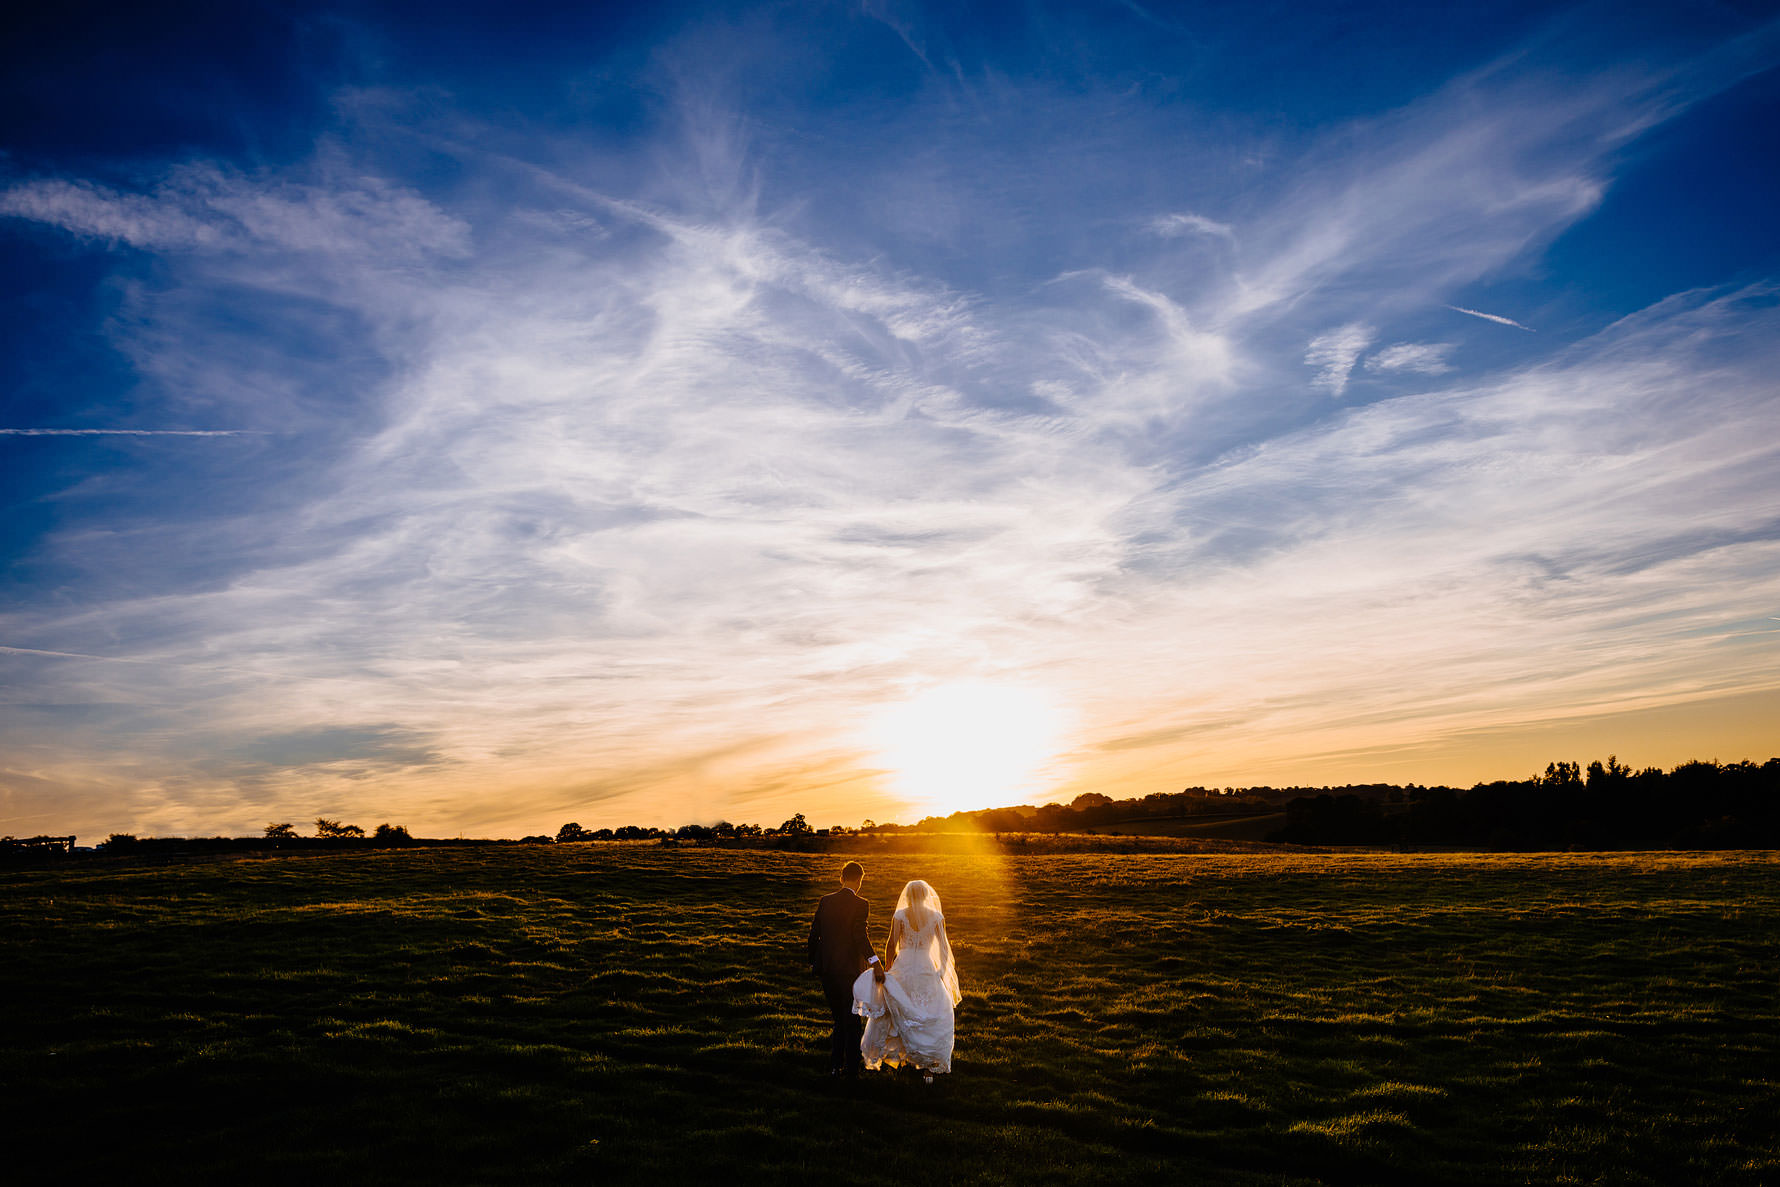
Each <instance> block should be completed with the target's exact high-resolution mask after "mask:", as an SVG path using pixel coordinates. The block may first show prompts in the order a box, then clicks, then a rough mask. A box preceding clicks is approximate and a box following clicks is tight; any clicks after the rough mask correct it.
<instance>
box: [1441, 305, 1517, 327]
mask: <svg viewBox="0 0 1780 1187" xmlns="http://www.w3.org/2000/svg"><path fill="white" fill-rule="evenodd" d="M1447 308H1448V309H1450V310H1452V311H1453V312H1454V313H1464V314H1468V315H1470V316H1471V317H1480V318H1482V319H1483V320H1484V321H1493V322H1495V323H1496V324H1497V325H1499V326H1513V327H1514V328H1515V329H1517V330H1525V331H1526V332H1527V333H1529V334H1534V333H1537V332H1538V331H1536V330H1534V329H1533V327H1531V326H1523V325H1522V324H1521V323H1519V322H1517V321H1515V320H1514V319H1513V318H1512V317H1503V316H1502V315H1501V314H1498V313H1484V312H1483V311H1481V310H1478V309H1466V308H1465V307H1464V306H1463V305H1448V306H1447Z"/></svg>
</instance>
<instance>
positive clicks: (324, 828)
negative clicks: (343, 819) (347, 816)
mask: <svg viewBox="0 0 1780 1187" xmlns="http://www.w3.org/2000/svg"><path fill="white" fill-rule="evenodd" d="M315 835H316V836H318V837H362V836H364V835H365V830H364V829H362V828H360V827H359V826H358V825H356V824H341V823H340V822H339V821H338V820H328V819H326V818H323V819H320V820H317V821H316V822H315Z"/></svg>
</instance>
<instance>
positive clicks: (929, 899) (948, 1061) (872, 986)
mask: <svg viewBox="0 0 1780 1187" xmlns="http://www.w3.org/2000/svg"><path fill="white" fill-rule="evenodd" d="M917 887H919V888H925V891H926V893H925V894H923V893H922V892H921V890H920V889H917ZM911 890H913V891H914V894H913V896H912V897H913V898H914V900H915V902H914V903H913V905H911V903H910V899H911V894H910V891H911ZM885 951H886V952H887V953H889V954H892V955H893V957H894V960H893V963H892V964H891V965H890V968H889V970H888V971H887V972H886V973H885V974H884V981H883V983H882V984H879V983H878V981H877V978H875V977H874V976H872V974H871V970H869V969H868V970H866V971H865V972H864V973H861V974H860V976H859V980H858V981H856V982H854V984H853V999H854V1003H853V1012H854V1013H856V1014H862V1015H864V1017H865V1020H866V1021H865V1036H864V1037H863V1038H862V1039H861V1040H860V1043H859V1049H860V1051H861V1053H862V1054H863V1055H864V1056H865V1066H866V1068H867V1069H869V1070H874V1071H875V1070H876V1069H878V1068H880V1067H883V1066H885V1065H888V1066H890V1067H900V1066H902V1065H903V1064H905V1063H908V1064H913V1065H914V1066H915V1067H918V1068H920V1069H921V1070H922V1071H924V1072H927V1073H929V1074H933V1073H937V1072H949V1071H951V1070H952V1020H953V1014H952V1007H953V1006H955V1005H957V1004H958V1003H959V1002H960V1001H962V1000H963V997H962V995H961V994H960V993H959V992H958V973H957V970H956V968H954V966H953V963H952V945H951V943H950V941H948V940H947V938H946V917H945V915H944V914H943V913H941V911H940V909H939V896H938V895H937V894H934V893H933V890H932V888H931V887H929V886H927V884H926V883H925V882H921V883H914V882H911V883H910V884H909V886H908V887H907V888H905V889H904V890H903V892H902V900H901V901H900V902H898V904H897V907H896V914H895V915H893V916H891V919H890V943H889V945H888V946H887V947H886V949H885Z"/></svg>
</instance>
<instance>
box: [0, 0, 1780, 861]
mask: <svg viewBox="0 0 1780 1187" xmlns="http://www.w3.org/2000/svg"><path fill="white" fill-rule="evenodd" d="M6 19H7V21H8V22H9V25H10V27H9V28H8V29H7V31H6V36H5V37H3V38H0V45H3V46H4V48H3V49H0V55H3V56H4V58H5V68H4V70H3V71H0V309H3V311H4V316H3V317H0V336H3V342H0V346H3V349H0V499H3V500H4V504H5V515H4V517H3V518H0V832H6V833H12V834H16V835H21V836H22V835H31V834H35V833H45V832H49V833H70V832H72V833H77V834H87V836H89V837H91V838H92V839H98V838H99V837H102V836H103V835H105V834H106V833H108V832H113V831H128V832H136V833H141V834H144V835H147V834H158V835H172V834H188V835H211V834H242V833H252V832H256V831H257V830H258V829H259V828H261V827H263V826H264V825H265V824H267V823H269V822H274V821H283V820H292V821H296V822H299V824H303V823H304V822H307V821H311V820H313V819H315V818H316V817H320V816H327V817H329V818H333V819H344V820H348V821H352V822H356V823H359V824H361V825H362V826H364V827H366V828H370V827H372V826H374V825H375V824H377V823H380V822H383V821H391V822H395V823H401V824H404V825H405V826H407V827H408V828H409V829H410V831H412V832H414V833H415V834H416V835H430V836H451V835H466V836H476V835H494V836H500V835H507V836H518V835H523V834H527V833H536V832H546V833H553V832H554V831H555V830H556V829H557V827H558V826H559V825H561V824H562V823H564V822H565V821H569V820H574V821H576V822H578V823H581V824H583V825H584V826H586V827H589V828H596V827H600V826H615V825H620V824H654V825H677V824H682V823H688V822H704V823H711V822H715V821H717V820H719V819H727V820H731V821H750V822H756V823H762V824H765V825H768V826H771V825H774V824H777V823H778V822H780V821H781V820H784V819H786V818H788V817H789V816H790V815H791V814H792V813H795V812H802V813H804V814H805V815H806V816H807V817H808V819H809V820H810V822H811V823H812V824H814V825H817V826H828V825H832V824H847V825H856V824H858V823H859V822H860V821H862V820H863V819H867V818H873V819H877V820H880V821H883V820H905V821H912V820H914V819H918V818H919V817H921V816H924V815H927V814H929V813H930V812H946V811H951V810H953V809H956V808H974V807H985V806H992V805H1000V804H1013V803H1022V802H1027V803H1044V802H1048V801H1063V802H1067V801H1068V800H1069V799H1071V798H1073V797H1074V796H1076V795H1078V794H1081V793H1082V792H1084V791H1099V792H1102V793H1106V794H1111V795H1114V796H1116V797H1123V796H1131V795H1143V794H1147V793H1149V792H1155V791H1174V790H1178V789H1180V788H1182V787H1187V786H1195V785H1204V786H1214V787H1215V786H1238V787H1241V786H1253V785H1262V784H1268V785H1274V786H1285V785H1295V784H1310V785H1322V784H1339V783H1346V782H1350V781H1388V782H1396V783H1410V782H1420V783H1451V784H1455V785H1459V786H1468V785H1469V784H1471V783H1473V782H1476V781H1479V780H1488V779H1497V778H1522V777H1525V776H1526V775H1528V774H1530V773H1533V772H1534V771H1537V770H1541V769H1543V767H1544V765H1545V763H1546V762H1548V761H1552V760H1572V761H1577V760H1579V761H1583V762H1586V761H1588V760H1589V759H1592V758H1605V757H1606V755H1607V754H1609V753H1615V754H1617V755H1618V756H1619V757H1620V759H1621V760H1622V761H1625V762H1628V763H1631V764H1632V765H1634V766H1644V765H1661V766H1670V765H1673V764H1675V763H1679V762H1682V761H1686V760H1689V759H1693V758H1702V759H1717V760H1721V761H1736V760H1741V759H1744V758H1752V759H1755V760H1756V761H1761V760H1764V759H1766V758H1768V757H1771V756H1773V755H1775V754H1780V730H1777V729H1776V725H1775V723H1776V722H1780V220H1777V219H1776V217H1775V211H1776V210H1780V131H1777V130H1780V71H1777V70H1776V66H1777V65H1780V21H1777V20H1776V18H1775V15H1774V11H1773V9H1772V8H1771V7H1770V6H1767V5H1763V4H1747V3H1729V2H1726V3H1711V2H1697V3H1689V4H1673V3H1663V4H1637V3H1631V4H1626V3H1619V4H1611V5H1609V4H1582V5H1576V6H1561V5H1551V4H1539V5H1517V4H1512V3H1508V4H1504V3H1488V4H1482V3H1476V4H1472V3H1459V4H1452V5H1424V6H1404V5H1396V4H1390V5H1385V4H1379V5H1366V4H1327V3H1319V4H1307V3H1303V4H1300V3H1282V2H1270V0H1258V2H1255V3H1245V4H1240V5H1233V4H1216V5H1212V4H1183V5H1165V4H1160V3H1144V2H1139V0H1074V2H1071V3H1058V2H1048V0H1024V2H1021V3H1006V4H968V3H967V4H959V3H944V4H937V3H936V4H919V3H912V2H903V0H863V2H852V3H839V2H836V3H781V4H737V5H709V4H692V5H684V4H682V5H676V4H667V3H664V4H649V5H637V4H611V5H604V4H581V5H574V6H566V5H553V4H537V3H527V2H523V0H519V2H509V3H503V4H500V5H452V4H449V3H446V4H428V5H425V6H422V5H417V4H403V3H365V4H329V3H325V2H324V3H315V4H310V3H305V4H294V3H263V2H253V0H249V2H247V3H243V4H239V5H231V6H214V5H199V4H184V5H182V4H178V3H174V4H169V5H153V6H142V5H135V6H128V7H125V6H108V5H94V4H78V3H76V4H69V5H62V6H54V7H53V10H52V8H51V6H45V7H44V10H42V11H39V12H37V13H34V14H32V13H27V14H24V15H20V14H14V15H12V16H9V17H8V18H6ZM305 827H306V825H305Z"/></svg>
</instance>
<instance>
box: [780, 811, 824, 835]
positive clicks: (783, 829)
mask: <svg viewBox="0 0 1780 1187" xmlns="http://www.w3.org/2000/svg"><path fill="white" fill-rule="evenodd" d="M776 831H777V832H778V834H779V835H780V836H782V837H807V836H810V835H811V834H813V833H814V832H815V831H816V830H815V829H813V828H811V827H810V822H809V821H807V820H805V819H804V818H803V813H802V812H799V813H798V814H797V815H795V816H793V817H792V818H791V819H790V820H787V821H786V822H785V823H784V824H781V825H780V826H779V827H778V829H777V830H776Z"/></svg>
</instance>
